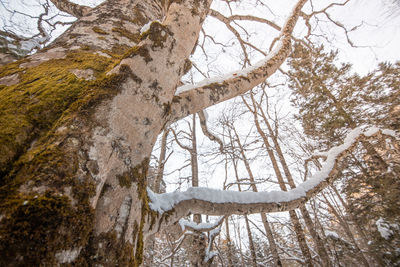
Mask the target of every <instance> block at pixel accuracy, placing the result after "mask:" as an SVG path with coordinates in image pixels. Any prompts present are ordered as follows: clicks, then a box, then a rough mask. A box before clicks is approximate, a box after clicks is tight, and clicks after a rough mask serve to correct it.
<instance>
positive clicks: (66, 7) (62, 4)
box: [50, 0, 92, 18]
mask: <svg viewBox="0 0 400 267" xmlns="http://www.w3.org/2000/svg"><path fill="white" fill-rule="evenodd" d="M50 1H51V2H52V3H53V4H54V5H55V6H56V7H57V8H58V9H59V10H61V11H63V12H65V13H68V14H70V15H71V16H74V17H77V18H80V17H83V16H85V15H87V14H88V13H89V12H90V11H91V10H92V8H91V7H88V6H81V5H78V4H75V3H72V2H70V1H68V0H50Z"/></svg>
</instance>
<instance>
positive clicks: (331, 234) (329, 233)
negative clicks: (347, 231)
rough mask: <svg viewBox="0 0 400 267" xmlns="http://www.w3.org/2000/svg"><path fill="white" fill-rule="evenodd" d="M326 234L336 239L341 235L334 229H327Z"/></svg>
mask: <svg viewBox="0 0 400 267" xmlns="http://www.w3.org/2000/svg"><path fill="white" fill-rule="evenodd" d="M325 235H326V236H328V237H329V236H330V237H333V238H335V239H340V237H339V235H338V234H337V233H336V232H333V231H329V230H326V231H325Z"/></svg>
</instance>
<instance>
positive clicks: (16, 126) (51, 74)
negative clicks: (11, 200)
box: [0, 51, 116, 185]
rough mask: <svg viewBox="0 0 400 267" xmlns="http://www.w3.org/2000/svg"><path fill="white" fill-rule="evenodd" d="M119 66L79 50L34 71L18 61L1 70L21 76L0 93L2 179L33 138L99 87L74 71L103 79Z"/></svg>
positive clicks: (44, 64)
mask: <svg viewBox="0 0 400 267" xmlns="http://www.w3.org/2000/svg"><path fill="white" fill-rule="evenodd" d="M115 63H116V60H115V59H112V58H107V57H102V56H99V55H96V54H91V53H90V52H86V51H77V52H72V53H69V54H68V56H67V57H66V58H65V59H54V60H49V61H46V62H44V63H42V64H40V65H39V66H36V67H32V68H27V69H21V68H19V67H17V66H19V64H21V62H18V63H13V64H11V65H10V66H6V67H4V68H3V69H1V70H0V75H3V74H4V73H6V74H7V75H9V74H10V73H19V77H20V82H19V83H18V84H16V85H13V86H6V87H3V89H2V90H0V151H2V153H1V154H0V177H1V176H4V175H5V174H6V172H7V170H9V169H10V167H11V162H12V161H13V160H14V159H15V158H16V157H17V156H18V155H20V154H22V153H23V152H24V151H25V150H26V149H27V147H28V145H29V144H30V142H31V141H32V140H33V139H35V138H37V137H38V136H39V134H40V133H41V132H43V131H46V130H48V129H50V128H51V126H52V125H53V123H54V122H55V121H56V120H57V119H58V118H60V116H61V115H62V114H63V112H64V111H65V110H67V109H68V107H69V106H70V105H71V104H72V103H74V102H75V101H77V99H79V98H81V97H82V96H83V95H85V94H87V93H88V92H89V91H90V89H91V88H93V86H94V85H95V84H96V81H94V82H88V81H85V80H84V79H79V78H77V77H76V76H75V75H74V74H73V73H71V72H70V70H72V69H83V70H84V69H89V68H90V69H92V70H93V71H94V75H95V77H96V78H99V77H100V76H102V75H104V74H103V73H104V72H105V71H106V70H107V69H110V67H111V66H114V64H115ZM1 184H2V182H1V181H0V185H1Z"/></svg>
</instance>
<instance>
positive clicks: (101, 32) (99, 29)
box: [92, 26, 108, 35]
mask: <svg viewBox="0 0 400 267" xmlns="http://www.w3.org/2000/svg"><path fill="white" fill-rule="evenodd" d="M92 30H93V31H94V32H95V33H97V34H102V35H107V34H108V32H106V31H104V30H103V29H101V28H99V27H97V26H94V27H93V28H92Z"/></svg>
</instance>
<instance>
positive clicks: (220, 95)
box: [171, 0, 307, 121]
mask: <svg viewBox="0 0 400 267" xmlns="http://www.w3.org/2000/svg"><path fill="white" fill-rule="evenodd" d="M306 2H307V0H299V1H298V2H297V3H296V5H295V7H294V9H293V11H292V13H291V15H290V16H289V17H288V19H287V20H286V23H285V25H284V26H283V27H282V29H281V31H280V35H279V37H278V40H279V41H278V42H277V43H276V45H275V48H274V49H273V50H272V51H271V53H269V54H268V56H266V57H265V58H264V59H263V60H261V61H259V62H258V63H256V64H254V65H253V66H251V67H248V68H245V69H243V70H240V71H235V72H231V73H228V74H227V75H225V76H223V77H217V78H212V79H206V80H203V81H201V82H199V83H198V84H194V85H183V86H181V87H178V88H177V90H176V92H175V99H174V101H173V103H172V104H171V111H172V112H171V115H172V117H171V120H172V121H176V120H178V119H181V118H183V117H185V116H187V115H189V114H192V113H196V112H199V111H200V110H202V109H205V108H207V107H209V106H212V105H215V104H217V103H220V102H222V101H225V100H228V99H230V98H233V97H235V96H238V95H241V94H243V93H245V92H247V91H248V90H250V89H252V88H254V87H255V86H257V85H258V84H260V83H262V82H263V81H265V79H267V78H268V77H269V76H271V75H272V74H273V73H275V71H276V70H277V69H278V68H279V67H280V66H281V64H282V63H283V62H284V61H285V60H286V58H287V57H288V55H289V53H290V51H291V36H292V33H293V29H294V27H295V25H296V23H297V19H298V17H299V14H300V12H301V8H302V7H303V6H304V4H305V3H306Z"/></svg>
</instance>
